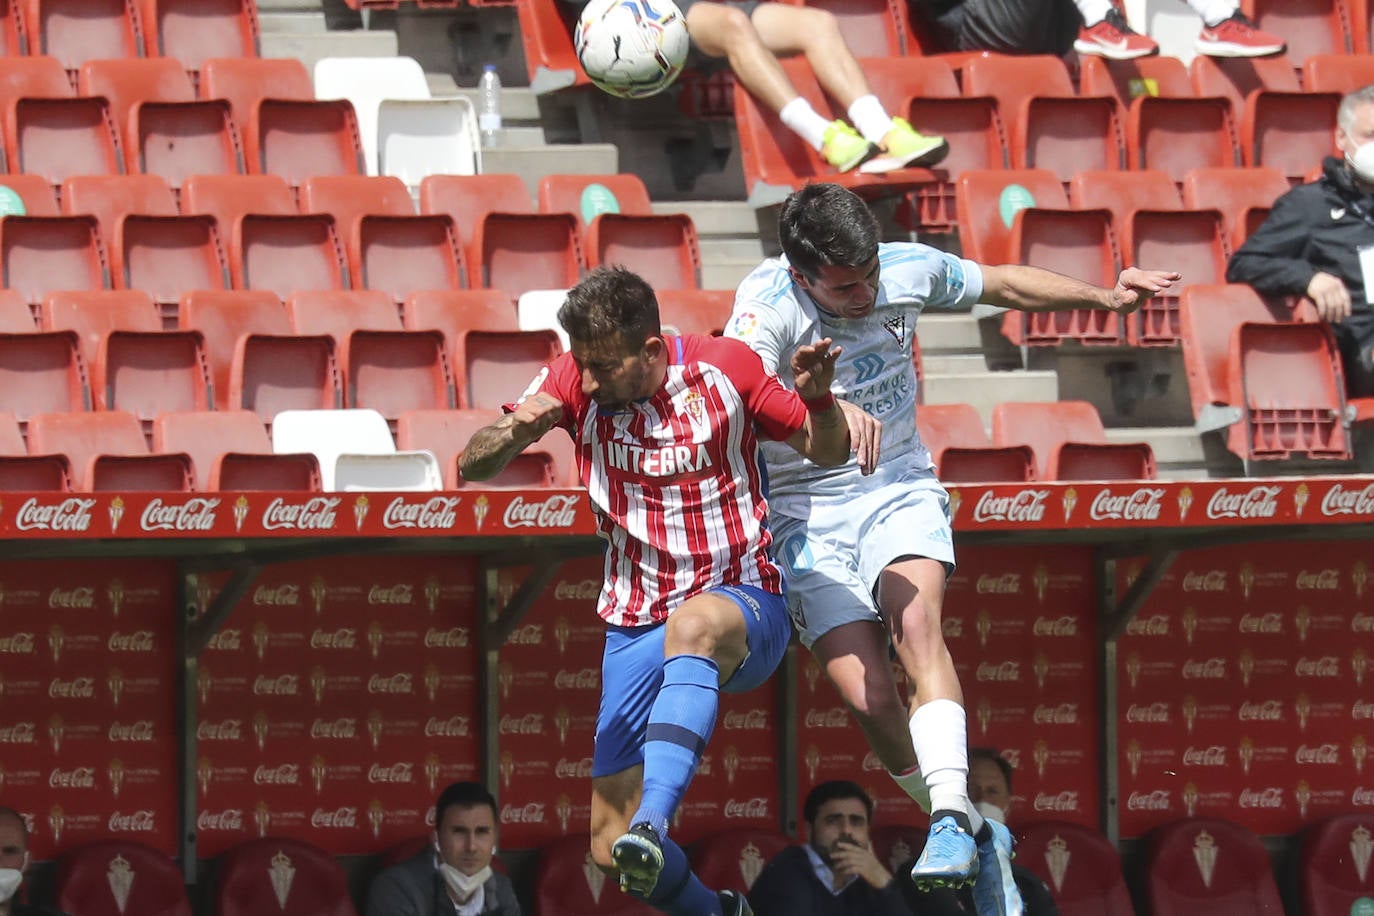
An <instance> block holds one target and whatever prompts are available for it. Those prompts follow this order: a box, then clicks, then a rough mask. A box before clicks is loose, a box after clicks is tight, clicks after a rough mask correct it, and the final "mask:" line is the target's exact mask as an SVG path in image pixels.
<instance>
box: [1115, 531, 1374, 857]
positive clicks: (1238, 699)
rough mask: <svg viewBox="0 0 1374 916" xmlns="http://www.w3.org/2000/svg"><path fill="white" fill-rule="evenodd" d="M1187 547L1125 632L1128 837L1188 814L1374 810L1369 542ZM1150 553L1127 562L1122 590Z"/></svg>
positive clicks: (1281, 829) (1123, 756)
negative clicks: (1296, 551)
mask: <svg viewBox="0 0 1374 916" xmlns="http://www.w3.org/2000/svg"><path fill="white" fill-rule="evenodd" d="M1302 556H1303V559H1302V560H1301V561H1300V562H1297V563H1295V562H1294V555H1293V546H1292V545H1285V544H1281V543H1273V544H1268V543H1259V544H1251V545H1246V546H1244V547H1226V548H1216V549H1211V550H1199V551H1190V552H1188V553H1185V554H1182V555H1181V556H1180V557H1179V558H1178V560H1177V561H1176V562H1175V563H1174V565H1173V568H1172V569H1170V570H1169V572H1168V573H1167V574H1166V575H1165V576H1164V578H1163V580H1162V581H1161V582H1160V583H1159V585H1158V586H1157V587H1156V588H1155V590H1154V591H1153V592H1152V593H1151V594H1150V596H1149V598H1148V599H1147V601H1146V603H1145V605H1144V607H1142V608H1141V609H1140V611H1139V613H1138V614H1137V615H1136V617H1135V619H1134V620H1133V621H1132V623H1131V624H1130V626H1129V627H1128V629H1127V632H1126V634H1125V636H1124V637H1123V638H1122V639H1121V642H1120V646H1119V651H1118V659H1119V661H1120V671H1119V679H1120V697H1121V702H1120V707H1119V709H1118V716H1119V720H1120V722H1121V726H1120V736H1121V746H1120V748H1119V749H1118V754H1119V765H1120V772H1121V799H1122V810H1121V832H1122V835H1123V836H1139V835H1141V834H1143V833H1144V832H1146V831H1148V830H1149V829H1151V828H1152V827H1155V826H1157V825H1159V824H1161V823H1163V822H1165V821H1169V820H1173V819H1175V818H1179V817H1184V816H1192V815H1199V816H1215V817H1225V818H1228V819H1230V820H1234V821H1237V822H1239V823H1241V824H1244V825H1245V826H1246V827H1249V828H1250V829H1251V830H1254V831H1255V832H1257V833H1261V834H1281V833H1289V832H1292V831H1294V830H1297V829H1298V828H1300V827H1301V826H1303V825H1304V824H1306V823H1308V822H1310V821H1312V820H1314V819H1316V818H1318V817H1321V816H1323V815H1326V814H1332V813H1335V812H1338V811H1345V810H1349V809H1351V808H1366V809H1374V764H1371V763H1370V761H1369V760H1368V758H1367V755H1368V749H1367V748H1368V741H1369V739H1370V737H1374V672H1371V671H1370V670H1369V660H1368V659H1369V655H1370V653H1371V652H1372V651H1374V641H1371V639H1370V634H1372V633H1374V614H1370V613H1369V612H1368V607H1369V602H1370V595H1371V593H1374V584H1371V583H1370V581H1369V564H1370V560H1369V549H1368V545H1367V544H1359V543H1341V542H1335V543H1326V544H1308V545H1304V550H1303V554H1302ZM1141 565H1142V564H1141V563H1140V562H1131V563H1125V564H1121V566H1122V568H1121V569H1120V574H1121V576H1122V581H1121V583H1120V584H1121V585H1122V586H1123V587H1124V586H1126V585H1127V584H1128V583H1129V582H1130V581H1131V579H1132V578H1133V577H1134V576H1135V575H1138V574H1139V571H1140V568H1141Z"/></svg>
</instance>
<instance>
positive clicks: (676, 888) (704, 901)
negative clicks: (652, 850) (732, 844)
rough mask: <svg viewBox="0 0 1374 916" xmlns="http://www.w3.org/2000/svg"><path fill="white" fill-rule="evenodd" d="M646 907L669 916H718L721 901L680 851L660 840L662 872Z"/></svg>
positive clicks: (672, 843)
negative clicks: (688, 864) (690, 866)
mask: <svg viewBox="0 0 1374 916" xmlns="http://www.w3.org/2000/svg"><path fill="white" fill-rule="evenodd" d="M649 903H650V904H651V905H652V906H654V907H655V908H656V909H660V910H662V911H663V912H665V913H669V914H671V916H720V898H719V897H717V896H716V892H715V891H713V890H711V889H710V888H708V887H707V886H706V885H704V884H702V883H701V879H700V878H698V877H697V876H696V875H695V874H693V873H692V870H691V869H690V868H689V867H688V866H687V855H686V854H685V853H684V852H683V851H682V847H681V846H679V845H678V844H676V843H674V842H673V841H672V840H670V839H667V838H666V837H665V838H664V840H663V871H661V872H659V875H658V884H656V885H654V892H653V893H652V894H650V895H649Z"/></svg>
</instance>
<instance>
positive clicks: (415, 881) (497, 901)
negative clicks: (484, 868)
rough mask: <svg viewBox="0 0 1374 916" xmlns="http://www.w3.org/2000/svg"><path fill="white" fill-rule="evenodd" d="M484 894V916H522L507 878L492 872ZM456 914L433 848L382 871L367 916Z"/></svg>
mask: <svg viewBox="0 0 1374 916" xmlns="http://www.w3.org/2000/svg"><path fill="white" fill-rule="evenodd" d="M482 892H483V893H484V894H486V899H485V901H484V903H483V904H482V912H483V914H487V913H491V914H496V916H520V904H519V903H518V902H517V901H516V899H515V889H514V888H512V887H511V883H510V879H509V878H507V877H506V876H505V875H503V874H501V873H499V872H492V875H491V877H490V878H489V879H488V880H487V883H486V884H484V885H482ZM453 911H454V910H453V901H452V900H450V899H449V896H448V888H447V886H446V885H445V884H444V879H443V877H442V876H441V875H440V874H439V869H438V868H436V867H435V856H434V851H433V850H431V849H426V850H424V851H423V852H421V853H420V854H419V855H417V856H415V857H414V858H413V859H407V860H406V861H404V862H402V863H401V864H399V865H393V866H391V867H390V868H388V869H387V870H386V871H384V872H382V873H381V874H380V875H378V876H377V877H376V878H375V879H374V880H373V882H372V889H371V891H370V892H369V893H368V895H367V916H453Z"/></svg>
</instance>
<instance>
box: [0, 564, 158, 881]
mask: <svg viewBox="0 0 1374 916" xmlns="http://www.w3.org/2000/svg"><path fill="white" fill-rule="evenodd" d="M174 581H175V569H174V566H173V564H172V563H171V562H170V561H161V560H141V561H139V562H138V563H128V562H124V561H118V560H83V561H82V562H81V563H79V564H78V563H71V562H55V561H54V562H45V561H25V562H23V563H7V564H4V565H3V566H0V583H3V584H0V800H3V803H4V804H8V805H11V806H13V807H15V808H17V809H18V810H19V811H20V813H21V814H23V815H24V817H25V819H26V820H27V821H28V823H29V825H30V831H31V838H30V848H31V850H32V852H33V855H34V857H35V858H36V859H46V858H51V857H52V856H54V855H56V854H59V853H61V852H62V851H64V850H66V849H70V848H73V847H75V846H79V845H81V844H83V843H89V842H92V841H93V840H98V839H106V838H109V837H120V836H124V837H128V838H129V839H134V840H138V841H140V842H144V843H147V844H149V845H151V846H154V847H156V848H158V849H162V850H164V851H166V852H168V853H171V852H173V851H174V850H175V846H176V837H177V826H178V825H177V823H176V817H175V812H176V810H177V790H176V784H177V758H176V731H177V730H176V699H177V694H176V690H175V688H174V686H173V685H175V684H176V676H177V669H178V665H177V663H176V656H175V638H174V636H173V635H172V633H171V631H170V630H169V628H168V626H167V621H168V620H172V619H174V617H175V614H176V609H175V603H176V602H175V596H174V588H173V585H174Z"/></svg>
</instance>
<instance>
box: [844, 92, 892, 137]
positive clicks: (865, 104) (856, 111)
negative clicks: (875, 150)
mask: <svg viewBox="0 0 1374 916" xmlns="http://www.w3.org/2000/svg"><path fill="white" fill-rule="evenodd" d="M849 120H850V123H852V124H853V125H854V127H855V128H856V129H857V130H858V131H859V133H861V134H863V135H864V139H865V140H867V141H868V142H869V143H872V144H875V145H877V146H882V143H883V138H884V137H886V136H887V132H888V131H889V130H891V129H892V118H891V117H890V116H889V115H888V113H887V112H886V111H885V110H884V109H883V103H882V102H880V101H878V97H877V96H876V95H872V94H869V95H866V96H864V97H863V98H860V99H855V100H854V104H853V105H850V106H849Z"/></svg>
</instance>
